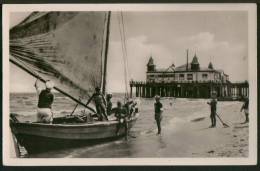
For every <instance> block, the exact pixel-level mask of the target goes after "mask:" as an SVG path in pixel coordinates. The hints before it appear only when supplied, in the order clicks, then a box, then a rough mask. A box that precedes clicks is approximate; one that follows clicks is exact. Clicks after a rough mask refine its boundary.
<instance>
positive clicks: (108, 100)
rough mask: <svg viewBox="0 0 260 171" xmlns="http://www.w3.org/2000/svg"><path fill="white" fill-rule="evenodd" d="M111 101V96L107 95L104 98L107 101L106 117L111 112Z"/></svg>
mask: <svg viewBox="0 0 260 171" xmlns="http://www.w3.org/2000/svg"><path fill="white" fill-rule="evenodd" d="M111 99H112V94H111V93H108V94H107V96H106V100H107V115H110V114H111V112H112V107H113V104H112V102H111Z"/></svg>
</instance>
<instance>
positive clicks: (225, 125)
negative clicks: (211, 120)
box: [216, 113, 229, 127]
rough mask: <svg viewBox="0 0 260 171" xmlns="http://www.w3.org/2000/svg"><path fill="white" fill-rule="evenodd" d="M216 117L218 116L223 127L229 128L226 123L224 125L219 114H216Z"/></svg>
mask: <svg viewBox="0 0 260 171" xmlns="http://www.w3.org/2000/svg"><path fill="white" fill-rule="evenodd" d="M216 115H217V117H218V118H219V120H220V122H221V123H222V125H223V126H224V127H229V125H228V124H226V123H224V122H223V121H222V119H221V118H220V116H219V115H218V114H217V113H216Z"/></svg>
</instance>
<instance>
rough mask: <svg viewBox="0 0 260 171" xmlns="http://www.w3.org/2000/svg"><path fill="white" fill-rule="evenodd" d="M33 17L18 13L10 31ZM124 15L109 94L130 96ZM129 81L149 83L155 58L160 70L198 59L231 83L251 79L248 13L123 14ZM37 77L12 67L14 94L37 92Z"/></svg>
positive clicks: (113, 35) (113, 40)
mask: <svg viewBox="0 0 260 171" xmlns="http://www.w3.org/2000/svg"><path fill="white" fill-rule="evenodd" d="M28 15H29V13H28V12H23V13H21V12H19V13H12V15H10V28H11V27H13V26H15V25H16V24H18V23H19V22H21V21H22V20H23V19H24V18H25V17H27V16H28ZM117 15H118V13H116V12H112V17H111V27H110V44H109V45H110V46H109V52H108V70H107V73H108V75H107V82H108V83H107V84H108V85H107V89H108V91H109V92H123V91H124V72H123V71H124V70H123V69H124V68H123V59H122V48H121V41H120V34H119V25H118V20H117V19H118V17H117ZM123 15H124V25H125V36H126V48H127V57H128V58H127V59H128V66H129V70H128V73H129V74H128V75H129V76H128V78H129V79H133V80H138V81H139V80H142V81H145V78H146V76H145V74H146V64H147V62H148V59H149V58H150V56H152V57H153V59H154V62H155V64H156V67H157V68H168V67H169V66H170V65H171V64H172V63H174V64H175V66H179V65H182V64H185V63H186V49H189V62H190V61H191V60H192V57H193V56H194V54H195V53H196V54H197V57H198V60H199V63H200V66H201V67H207V66H208V63H209V62H210V61H211V62H212V63H213V67H214V68H216V69H223V70H224V72H225V73H226V74H228V75H229V78H230V80H231V81H235V82H236V81H244V80H247V79H248V18H247V17H248V16H247V12H246V11H203V12H199V11H185V12H181V11H175V12H123ZM34 82H35V78H33V77H31V76H29V75H28V74H27V73H25V72H24V71H22V70H20V69H19V68H17V67H16V66H14V65H13V64H10V86H11V87H10V91H11V92H33V91H34V88H33V84H34Z"/></svg>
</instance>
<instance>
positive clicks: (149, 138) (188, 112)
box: [10, 93, 237, 158]
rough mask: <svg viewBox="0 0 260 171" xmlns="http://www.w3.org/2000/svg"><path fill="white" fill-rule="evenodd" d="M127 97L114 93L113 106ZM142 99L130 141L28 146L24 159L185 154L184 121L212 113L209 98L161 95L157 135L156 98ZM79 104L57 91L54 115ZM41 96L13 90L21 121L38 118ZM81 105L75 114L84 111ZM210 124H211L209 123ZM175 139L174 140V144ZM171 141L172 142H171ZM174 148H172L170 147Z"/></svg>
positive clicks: (12, 103) (13, 104)
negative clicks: (41, 148) (34, 150)
mask: <svg viewBox="0 0 260 171" xmlns="http://www.w3.org/2000/svg"><path fill="white" fill-rule="evenodd" d="M123 100H124V95H123V94H120V93H115V94H113V98H112V103H113V107H115V106H116V102H117V101H122V102H123ZM135 100H136V101H137V102H138V108H139V112H140V116H139V118H138V120H137V122H136V124H135V125H134V127H133V128H132V129H131V130H130V134H129V138H128V140H125V139H124V138H121V139H118V140H115V141H109V142H102V143H99V144H95V145H91V146H83V147H82V146H81V147H73V148H68V149H60V150H56V151H47V152H43V153H38V154H33V155H29V154H28V153H27V152H26V150H25V149H22V150H21V151H22V152H21V157H24V158H49V157H51V158H113V157H114V158H119V157H120V158H131V157H173V156H181V154H182V150H184V151H185V149H184V148H185V147H182V146H181V144H182V142H178V138H177V137H176V136H174V133H175V132H178V129H181V127H180V126H179V125H180V124H182V123H188V122H192V121H196V120H198V121H199V120H203V119H205V118H207V117H209V115H210V109H209V106H208V105H207V101H209V100H208V99H186V98H173V97H169V98H161V103H162V104H163V108H164V112H163V119H162V134H161V135H157V127H156V123H155V120H154V102H155V101H154V99H153V98H135ZM235 103H237V102H220V104H218V105H220V106H228V105H236V104H235ZM75 105H76V103H75V102H73V101H71V100H70V99H69V98H68V97H65V96H64V95H62V94H59V93H55V101H54V104H53V111H54V117H55V116H62V115H68V114H70V113H71V112H72V111H73V109H74V107H75ZM36 107H37V97H36V94H35V93H11V94H10V111H11V113H16V114H18V119H19V120H20V121H25V122H26V121H30V122H32V121H35V120H36ZM83 109H84V108H83V107H78V108H77V110H76V111H75V113H77V112H80V111H81V110H83ZM209 124H210V123H209ZM173 142H174V143H173ZM169 144H170V145H169ZM169 147H170V148H169Z"/></svg>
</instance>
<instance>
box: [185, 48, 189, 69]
mask: <svg viewBox="0 0 260 171" xmlns="http://www.w3.org/2000/svg"><path fill="white" fill-rule="evenodd" d="M186 52H187V63H186V70H187V71H188V69H189V49H187V50H186Z"/></svg>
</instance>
